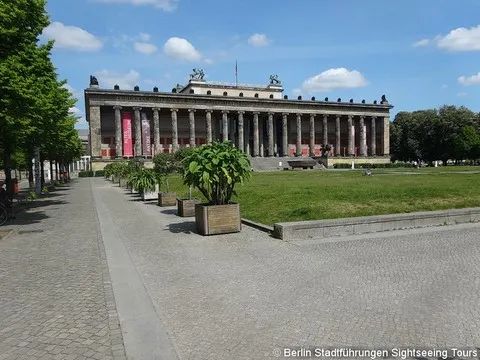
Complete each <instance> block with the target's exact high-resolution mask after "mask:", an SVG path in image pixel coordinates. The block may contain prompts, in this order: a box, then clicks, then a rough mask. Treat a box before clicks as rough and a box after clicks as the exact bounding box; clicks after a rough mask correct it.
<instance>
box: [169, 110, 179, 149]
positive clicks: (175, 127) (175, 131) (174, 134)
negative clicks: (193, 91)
mask: <svg viewBox="0 0 480 360" xmlns="http://www.w3.org/2000/svg"><path fill="white" fill-rule="evenodd" d="M170 111H171V112H172V148H173V151H177V150H178V114H177V113H178V109H170Z"/></svg>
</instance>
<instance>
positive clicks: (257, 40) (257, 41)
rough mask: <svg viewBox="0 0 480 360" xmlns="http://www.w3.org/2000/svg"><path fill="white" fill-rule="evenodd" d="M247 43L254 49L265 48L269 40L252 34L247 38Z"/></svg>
mask: <svg viewBox="0 0 480 360" xmlns="http://www.w3.org/2000/svg"><path fill="white" fill-rule="evenodd" d="M248 43H249V44H250V45H252V46H254V47H265V46H268V45H269V44H270V39H269V38H268V37H267V35H265V34H258V33H257V34H253V35H252V36H250V37H249V38H248Z"/></svg>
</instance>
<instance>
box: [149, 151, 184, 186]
mask: <svg viewBox="0 0 480 360" xmlns="http://www.w3.org/2000/svg"><path fill="white" fill-rule="evenodd" d="M153 163H154V167H153V169H154V171H155V172H156V173H157V176H158V178H159V180H160V183H165V189H166V192H167V193H168V192H170V186H169V183H168V178H169V176H170V175H172V174H173V173H175V172H177V171H178V170H179V165H178V156H177V157H176V156H175V153H160V154H157V155H155V157H154V158H153Z"/></svg>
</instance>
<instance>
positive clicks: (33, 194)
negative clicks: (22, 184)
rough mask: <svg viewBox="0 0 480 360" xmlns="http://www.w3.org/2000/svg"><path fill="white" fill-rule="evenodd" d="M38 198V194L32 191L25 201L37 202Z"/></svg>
mask: <svg viewBox="0 0 480 360" xmlns="http://www.w3.org/2000/svg"><path fill="white" fill-rule="evenodd" d="M36 198H37V194H36V193H35V191H30V192H29V193H28V195H27V197H26V198H25V199H26V200H28V201H32V200H35V199H36Z"/></svg>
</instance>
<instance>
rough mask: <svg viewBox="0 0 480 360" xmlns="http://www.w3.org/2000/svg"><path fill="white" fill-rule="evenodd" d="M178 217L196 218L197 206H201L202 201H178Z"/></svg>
mask: <svg viewBox="0 0 480 360" xmlns="http://www.w3.org/2000/svg"><path fill="white" fill-rule="evenodd" d="M177 204H178V216H181V217H192V216H195V205H196V204H200V199H195V198H194V199H177Z"/></svg>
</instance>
